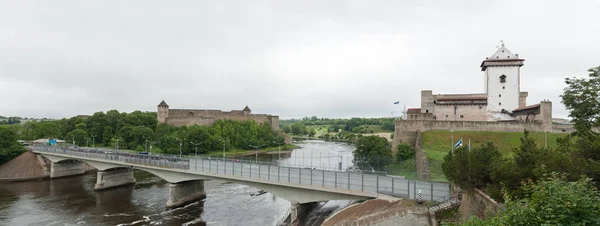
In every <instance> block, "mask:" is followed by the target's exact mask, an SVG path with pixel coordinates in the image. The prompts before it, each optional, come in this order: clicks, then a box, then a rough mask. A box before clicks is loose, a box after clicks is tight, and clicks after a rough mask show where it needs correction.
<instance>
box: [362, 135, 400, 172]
mask: <svg viewBox="0 0 600 226" xmlns="http://www.w3.org/2000/svg"><path fill="white" fill-rule="evenodd" d="M390 160H392V151H391V148H390V146H389V143H388V141H387V140H386V139H385V138H383V137H379V136H363V137H360V138H359V139H358V142H357V144H356V149H355V150H354V165H356V166H358V167H359V168H361V169H365V170H370V169H374V170H382V169H384V168H385V167H386V166H387V165H388V164H389V163H390Z"/></svg>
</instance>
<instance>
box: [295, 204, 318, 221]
mask: <svg viewBox="0 0 600 226" xmlns="http://www.w3.org/2000/svg"><path fill="white" fill-rule="evenodd" d="M316 204H317V203H316V202H311V203H304V204H300V203H298V202H295V201H292V205H291V206H290V209H291V210H290V225H292V226H295V225H300V219H301V217H302V215H303V214H305V213H306V212H308V211H310V209H312V208H313V207H314V206H315V205H316Z"/></svg>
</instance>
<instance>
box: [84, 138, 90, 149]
mask: <svg viewBox="0 0 600 226" xmlns="http://www.w3.org/2000/svg"><path fill="white" fill-rule="evenodd" d="M84 138H85V146H86V147H88V146H89V141H90V140H89V139H90V138H89V137H84Z"/></svg>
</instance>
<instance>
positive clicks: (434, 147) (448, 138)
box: [421, 131, 566, 181]
mask: <svg viewBox="0 0 600 226" xmlns="http://www.w3.org/2000/svg"><path fill="white" fill-rule="evenodd" d="M421 135H422V147H423V150H425V153H427V157H428V158H429V179H430V180H431V181H447V179H446V176H444V173H443V171H442V162H443V161H444V156H446V154H448V151H450V150H451V149H452V146H451V143H452V133H451V132H450V131H425V132H423V133H422V134H421ZM530 135H531V137H532V138H533V139H535V141H536V143H537V144H538V146H544V144H545V140H547V144H548V146H549V147H552V146H555V145H556V138H558V137H562V136H565V135H566V134H557V133H547V134H546V138H547V139H545V138H544V133H543V132H530ZM522 136H523V133H522V132H480V131H455V132H454V142H455V143H456V142H458V140H460V138H461V137H462V138H463V145H465V146H466V145H468V143H469V139H470V140H471V147H472V148H473V147H479V146H481V145H482V144H484V143H486V142H488V141H490V142H493V143H494V145H495V146H496V147H498V150H499V151H500V153H502V155H504V156H509V155H510V153H511V150H512V148H515V147H517V146H519V144H520V140H519V138H520V137H522Z"/></svg>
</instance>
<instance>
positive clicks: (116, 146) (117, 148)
mask: <svg viewBox="0 0 600 226" xmlns="http://www.w3.org/2000/svg"><path fill="white" fill-rule="evenodd" d="M113 139H117V142H116V144H115V151H118V150H119V137H113Z"/></svg>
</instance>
